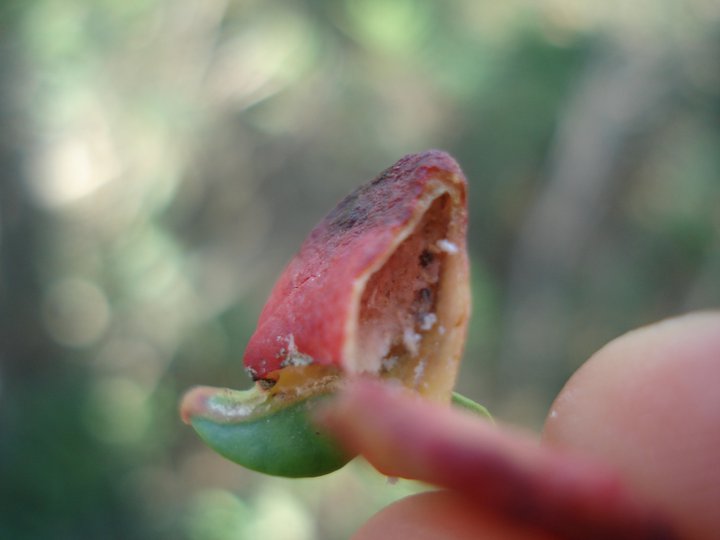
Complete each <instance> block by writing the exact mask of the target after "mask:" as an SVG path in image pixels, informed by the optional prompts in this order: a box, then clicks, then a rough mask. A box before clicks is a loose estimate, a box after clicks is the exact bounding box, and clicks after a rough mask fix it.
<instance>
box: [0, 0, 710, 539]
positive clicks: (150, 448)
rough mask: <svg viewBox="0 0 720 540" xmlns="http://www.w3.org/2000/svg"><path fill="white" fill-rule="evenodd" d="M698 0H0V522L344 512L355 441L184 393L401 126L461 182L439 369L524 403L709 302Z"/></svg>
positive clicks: (348, 516)
mask: <svg viewBox="0 0 720 540" xmlns="http://www.w3.org/2000/svg"><path fill="white" fill-rule="evenodd" d="M719 23H720V5H719V4H718V3H717V2H715V1H713V0H687V1H680V0H678V1H673V0H664V1H655V0H653V1H651V0H638V1H634V2H618V1H611V2H593V1H574V0H505V1H503V2H494V1H489V0H488V1H485V0H483V1H476V0H450V1H446V2H438V1H432V0H397V1H384V0H342V1H328V0H325V1H323V0H305V1H300V2H291V1H289V0H286V1H283V0H267V1H260V0H235V1H231V0H206V1H203V2H198V1H195V0H99V1H95V2H89V1H84V0H33V1H22V0H10V1H7V0H6V1H4V2H2V3H0V250H2V251H1V256H2V259H1V260H0V323H1V324H0V329H1V330H0V332H2V334H1V335H2V341H1V342H0V537H2V538H14V539H17V538H54V539H62V538H189V539H201V540H204V539H208V540H215V539H231V538H232V539H234V538H240V539H242V538H265V539H269V540H272V539H288V540H291V539H292V540H304V539H311V538H320V539H335V538H346V537H347V536H348V535H349V533H350V532H351V531H352V530H354V529H355V528H356V527H357V526H358V525H359V523H361V522H362V521H363V520H365V519H366V518H367V517H368V516H369V515H371V514H372V513H373V512H374V511H375V510H376V509H377V508H379V507H381V506H382V505H384V504H386V503H387V502H388V501H390V500H393V499H396V498H399V497H401V496H403V495H405V494H406V493H408V492H411V491H413V490H416V489H418V487H417V486H414V485H412V484H411V483H409V482H400V483H399V484H397V485H389V484H387V483H386V481H385V479H383V478H382V477H380V476H379V475H376V474H375V473H373V472H372V471H370V470H369V469H368V468H367V467H366V466H364V465H363V464H362V463H353V464H352V465H351V466H350V467H348V468H346V469H344V470H342V471H340V472H338V473H335V474H333V475H330V476H328V477H325V478H320V479H314V480H302V481H290V480H281V479H269V478H264V477H261V476H259V475H256V474H254V473H250V472H247V471H243V470H241V469H239V468H238V467H235V466H233V465H231V464H229V463H226V462H225V461H223V460H222V459H221V458H219V457H218V456H216V455H214V454H212V453H211V452H210V451H208V450H206V449H205V448H204V447H203V446H202V445H201V444H200V443H199V441H198V440H197V439H196V438H195V437H194V436H193V434H192V433H191V432H190V430H189V429H188V428H187V427H185V426H183V425H182V424H181V423H180V422H179V420H178V417H177V412H176V406H177V402H178V399H179V396H180V395H181V393H182V392H183V390H184V389H185V388H187V387H189V386H191V385H193V384H198V383H203V384H211V385H227V386H233V387H244V386H246V385H247V381H246V379H245V376H244V374H243V372H242V369H241V366H240V362H239V358H240V356H241V353H242V350H243V346H244V343H245V342H246V340H247V338H248V336H249V335H250V333H251V332H252V330H253V327H254V324H255V319H256V317H257V314H258V313H259V310H260V309H261V307H262V304H263V302H264V300H265V297H266V295H267V293H268V291H269V289H270V287H271V286H272V284H273V282H274V279H275V278H276V277H277V276H278V274H279V273H280V271H281V269H282V267H283V265H284V264H285V262H286V261H287V260H288V259H289V258H290V257H291V255H292V253H293V252H294V250H295V249H296V248H297V247H298V246H299V243H300V242H301V240H302V239H303V237H304V236H305V234H306V233H307V231H309V230H310V228H311V227H312V225H313V224H314V223H315V222H317V221H318V220H319V219H320V218H321V216H322V215H323V214H324V213H325V212H327V211H328V210H329V209H330V208H331V207H332V206H333V205H334V204H335V203H336V202H337V201H338V200H339V199H340V198H341V197H342V196H343V195H344V194H346V193H347V192H349V191H350V190H351V189H353V188H354V187H355V186H357V185H358V184H360V183H361V182H363V181H365V180H367V179H369V178H371V177H373V176H375V174H377V173H378V172H379V171H380V170H382V169H383V168H385V167H386V166H388V165H390V164H391V163H393V162H394V161H395V160H396V159H397V158H399V157H400V156H401V155H403V154H405V153H408V152H414V151H419V150H422V149H425V148H429V147H438V148H443V149H446V150H448V151H450V152H451V153H452V154H453V155H454V156H455V157H456V158H457V159H458V161H459V162H460V163H461V165H462V166H463V168H464V169H465V171H466V173H467V176H468V178H469V179H470V189H471V201H470V202H471V216H472V217H471V233H470V245H471V250H472V259H473V290H474V317H473V319H472V323H471V324H472V326H471V330H470V337H469V343H468V347H467V353H466V360H465V362H464V365H463V371H462V376H461V379H460V382H459V388H460V390H461V391H463V392H464V393H465V394H467V395H469V396H471V397H473V398H475V399H478V400H480V401H481V402H483V403H485V404H487V405H488V406H489V407H490V408H491V410H493V411H494V413H495V414H496V416H497V417H499V418H501V419H504V420H508V421H512V422H516V423H520V424H524V425H527V426H530V427H534V428H538V427H539V426H540V425H541V422H542V418H543V416H544V415H545V413H546V411H547V409H548V407H549V405H550V403H551V401H552V396H553V395H554V394H555V393H556V392H557V391H558V390H559V388H560V387H561V386H562V384H563V382H564V381H565V380H566V379H567V377H568V376H569V375H570V374H571V373H572V371H573V370H574V369H576V368H577V366H578V365H580V364H581V363H582V362H583V361H584V360H585V359H586V358H587V357H588V356H589V355H590V354H592V352H593V351H594V350H596V349H597V348H598V347H600V346H602V344H604V343H605V342H607V341H608V340H610V339H612V338H613V337H614V336H617V335H619V334H621V333H623V332H625V331H627V330H629V329H631V328H633V327H635V326H638V325H642V324H646V323H649V322H651V321H654V320H657V319H659V318H664V317H668V316H671V315H675V314H679V313H682V312H685V311H687V310H691V309H703V308H717V307H718V305H720V280H718V276H720V234H718V232H719V229H720V151H719V143H720V123H719V122H718V120H719V119H720V118H719V114H720V65H719V64H718V58H720V25H719Z"/></svg>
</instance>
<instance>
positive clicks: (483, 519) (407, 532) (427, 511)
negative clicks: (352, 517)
mask: <svg viewBox="0 0 720 540" xmlns="http://www.w3.org/2000/svg"><path fill="white" fill-rule="evenodd" d="M408 538H412V539H413V540H436V539H438V538H442V539H443V540H478V539H483V540H543V539H550V538H552V537H551V536H547V535H546V534H545V533H542V532H540V531H536V530H532V529H529V528H525V527H519V526H517V525H516V524H513V523H510V522H508V521H505V520H502V519H500V518H498V517H497V516H496V515H494V514H489V513H486V512H483V511H482V510H481V509H478V507H477V505H475V504H473V503H472V502H470V501H469V500H468V499H467V497H463V496H461V495H460V494H458V493H454V492H451V491H431V492H426V493H420V494H418V495H413V496H411V497H407V498H405V499H402V500H400V501H398V502H396V503H394V504H391V505H390V506H388V507H386V508H384V509H383V510H381V511H380V512H378V513H377V514H375V515H374V516H373V517H372V518H370V520H369V521H368V522H367V523H365V525H363V526H362V527H361V528H360V529H359V530H358V531H357V533H356V534H355V535H354V536H353V540H406V539H408Z"/></svg>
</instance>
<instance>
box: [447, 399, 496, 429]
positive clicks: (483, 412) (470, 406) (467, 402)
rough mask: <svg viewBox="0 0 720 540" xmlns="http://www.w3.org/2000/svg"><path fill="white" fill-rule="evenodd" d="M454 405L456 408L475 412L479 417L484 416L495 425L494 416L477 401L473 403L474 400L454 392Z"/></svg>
mask: <svg viewBox="0 0 720 540" xmlns="http://www.w3.org/2000/svg"><path fill="white" fill-rule="evenodd" d="M452 404H453V405H454V406H455V407H459V408H460V409H465V410H467V411H470V412H473V413H475V414H477V415H479V416H482V417H484V418H486V419H488V420H490V421H491V422H493V423H495V421H494V420H493V417H492V415H491V414H490V412H489V411H488V410H487V409H486V408H485V407H483V406H482V405H480V404H479V403H477V402H476V401H473V400H472V399H470V398H468V397H465V396H463V395H462V394H458V393H457V392H453V393H452Z"/></svg>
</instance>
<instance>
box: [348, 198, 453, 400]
mask: <svg viewBox="0 0 720 540" xmlns="http://www.w3.org/2000/svg"><path fill="white" fill-rule="evenodd" d="M450 207H451V204H450V197H449V195H447V194H445V195H442V196H440V197H438V198H437V199H435V201H433V202H432V204H431V205H430V207H429V208H428V210H427V211H426V212H425V214H424V215H423V216H422V218H421V219H420V221H419V223H418V224H417V225H416V226H415V228H414V229H413V231H412V233H411V234H410V235H409V236H408V237H407V238H406V239H405V240H403V241H402V243H401V244H400V245H399V246H398V247H397V248H396V249H395V251H394V252H393V253H392V255H391V256H390V258H389V259H388V260H387V261H386V262H385V264H383V266H382V267H381V268H380V269H379V270H378V271H376V272H375V273H374V274H373V275H372V276H370V278H369V279H368V281H367V284H366V286H365V289H364V291H363V295H362V299H361V301H360V315H359V324H358V335H357V338H356V343H357V346H356V355H357V358H356V364H355V365H356V367H357V369H358V371H360V372H370V373H373V374H378V375H380V376H381V377H383V378H395V379H399V380H400V381H402V383H403V384H404V385H405V386H409V387H413V388H416V389H418V390H423V389H424V388H426V387H427V385H428V382H427V380H426V379H427V377H426V373H425V371H426V369H427V367H428V363H429V362H430V361H431V360H432V358H431V356H432V353H433V351H434V349H435V345H436V344H437V342H438V341H439V340H440V339H442V336H443V335H444V334H445V332H446V331H447V329H446V328H445V327H444V326H443V322H444V321H443V320H442V318H441V317H440V316H439V314H438V309H437V308H438V299H439V297H440V292H441V277H442V272H443V271H444V268H445V262H446V259H447V258H448V257H451V256H452V255H453V254H454V253H455V252H456V251H457V249H458V248H457V246H455V245H454V244H452V243H451V242H450V241H449V240H448V239H447V238H446V236H447V233H448V224H449V220H450V215H449V213H450Z"/></svg>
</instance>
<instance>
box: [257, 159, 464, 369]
mask: <svg viewBox="0 0 720 540" xmlns="http://www.w3.org/2000/svg"><path fill="white" fill-rule="evenodd" d="M437 185H444V186H449V189H450V191H451V195H452V197H453V201H452V204H453V206H454V207H456V208H458V209H460V214H459V217H458V218H457V219H456V223H455V224H454V226H455V227H456V228H457V229H458V231H457V234H456V235H455V237H454V238H456V240H457V241H456V242H455V243H456V244H457V243H458V242H461V243H462V245H459V246H458V249H459V252H460V253H459V255H460V257H463V258H464V257H466V255H465V244H464V242H465V229H466V225H467V216H466V211H465V208H466V180H465V178H464V176H463V174H462V171H461V170H460V168H459V166H458V164H457V163H456V162H455V160H453V158H451V157H450V156H449V155H448V154H446V153H445V152H442V151H439V150H429V151H426V152H422V153H419V154H411V155H408V156H405V157H404V158H402V159H401V160H400V161H398V162H397V163H396V164H395V165H393V166H392V167H390V168H389V169H387V170H385V171H384V172H383V173H382V174H380V176H378V177H377V178H376V179H375V180H373V181H372V182H370V183H369V184H366V185H364V186H362V187H360V188H359V189H357V190H356V191H354V192H353V193H351V194H350V195H348V196H347V197H346V198H345V199H344V200H343V201H342V202H340V204H339V205H338V206H337V207H336V208H335V209H334V210H333V211H332V212H330V214H328V215H327V216H326V217H325V219H323V220H322V221H321V222H320V223H319V224H318V225H317V226H316V227H315V228H314V229H313V230H312V232H311V233H310V235H309V237H308V238H307V240H306V241H305V242H304V243H303V245H302V247H301V248H300V251H299V252H298V254H297V255H296V256H295V257H294V258H293V260H292V261H291V262H290V263H289V265H288V266H287V268H286V269H285V271H284V272H283V274H282V276H281V277H280V279H279V280H278V282H277V284H276V285H275V287H274V289H273V291H272V293H271V295H270V298H269V299H268V302H267V303H266V305H265V308H264V309H263V311H262V313H261V314H260V318H259V321H258V326H257V329H256V331H255V333H254V334H253V335H252V337H251V338H250V341H249V343H248V346H247V349H246V351H245V355H244V364H245V367H246V369H247V371H248V372H249V374H250V375H251V376H252V378H253V379H254V380H259V379H274V378H275V377H274V374H273V372H277V370H280V369H282V368H283V367H285V366H287V365H302V364H307V363H318V364H323V365H336V366H338V367H341V368H347V364H348V363H349V359H348V358H346V356H347V353H346V351H347V341H348V340H350V339H353V338H354V336H353V330H352V328H353V327H352V325H353V317H355V316H356V313H353V309H354V305H355V304H354V302H353V295H355V294H357V290H356V288H355V285H356V283H357V281H358V279H359V277H360V276H363V275H365V274H367V272H368V271H369V269H370V268H372V267H373V265H375V264H376V263H377V261H378V260H380V259H381V258H383V257H385V256H386V254H387V253H388V251H389V250H392V249H394V247H395V245H396V241H397V236H398V234H399V231H401V230H403V229H405V228H407V227H408V224H409V223H410V222H411V220H413V219H414V217H415V216H416V215H417V212H418V209H419V207H420V205H421V204H422V203H423V202H424V201H423V197H426V196H427V194H428V192H429V191H430V190H432V189H435V186H437ZM465 266H467V263H465ZM458 360H459V359H458Z"/></svg>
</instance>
